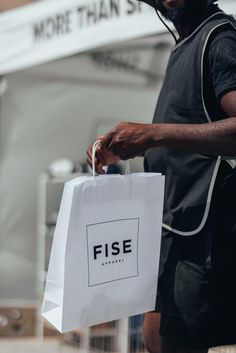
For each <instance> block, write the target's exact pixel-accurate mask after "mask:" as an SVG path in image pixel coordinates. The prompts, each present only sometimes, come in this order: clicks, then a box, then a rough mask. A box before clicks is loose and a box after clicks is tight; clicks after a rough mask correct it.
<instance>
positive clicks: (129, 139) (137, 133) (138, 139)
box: [101, 123, 153, 160]
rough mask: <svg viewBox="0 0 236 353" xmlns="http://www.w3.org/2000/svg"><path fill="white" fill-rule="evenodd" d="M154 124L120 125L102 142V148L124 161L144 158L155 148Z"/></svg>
mask: <svg viewBox="0 0 236 353" xmlns="http://www.w3.org/2000/svg"><path fill="white" fill-rule="evenodd" d="M152 130H153V125H152V124H138V123H120V124H118V125H117V126H116V127H115V128H114V129H112V130H111V131H110V132H108V133H107V134H106V135H105V136H104V137H103V138H102V140H101V146H102V148H103V149H105V150H106V151H108V152H112V153H113V155H115V156H117V157H119V158H120V159H122V160H126V159H130V158H134V157H136V156H143V155H144V153H145V151H146V150H147V149H149V148H151V147H153V140H152Z"/></svg>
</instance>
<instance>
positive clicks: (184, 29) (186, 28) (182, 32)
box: [174, 5, 220, 41]
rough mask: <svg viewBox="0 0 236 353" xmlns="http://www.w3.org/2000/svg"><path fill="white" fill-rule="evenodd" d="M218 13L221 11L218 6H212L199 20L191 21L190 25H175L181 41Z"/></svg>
mask: <svg viewBox="0 0 236 353" xmlns="http://www.w3.org/2000/svg"><path fill="white" fill-rule="evenodd" d="M218 11H220V10H219V8H218V6H217V5H211V6H210V7H209V8H208V9H206V10H205V11H204V13H203V14H201V15H199V16H198V18H197V19H194V20H193V19H191V21H190V22H189V23H185V24H179V23H174V26H175V28H176V31H177V32H178V34H179V41H181V40H183V39H184V38H186V37H188V36H189V35H190V34H191V33H192V32H193V31H194V30H195V29H196V28H197V27H198V26H199V25H200V24H201V23H202V22H203V21H205V20H206V19H207V18H208V17H210V16H211V15H213V14H214V13H216V12H218Z"/></svg>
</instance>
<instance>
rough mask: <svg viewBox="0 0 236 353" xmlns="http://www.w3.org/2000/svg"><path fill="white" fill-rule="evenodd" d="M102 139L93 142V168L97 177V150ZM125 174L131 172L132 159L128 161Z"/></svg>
mask: <svg viewBox="0 0 236 353" xmlns="http://www.w3.org/2000/svg"><path fill="white" fill-rule="evenodd" d="M100 143H101V140H97V141H95V142H94V144H93V148H92V169H93V177H94V178H95V176H96V170H95V156H96V150H97V148H98V146H100ZM125 174H131V169H130V161H129V160H127V161H126V168H125Z"/></svg>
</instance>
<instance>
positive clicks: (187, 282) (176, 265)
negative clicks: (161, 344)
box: [156, 173, 236, 349]
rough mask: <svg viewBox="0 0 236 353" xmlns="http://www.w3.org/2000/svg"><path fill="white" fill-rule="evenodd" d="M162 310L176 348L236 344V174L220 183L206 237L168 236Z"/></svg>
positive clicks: (159, 307)
mask: <svg viewBox="0 0 236 353" xmlns="http://www.w3.org/2000/svg"><path fill="white" fill-rule="evenodd" d="M156 311H158V312H161V327H160V333H161V335H162V337H163V338H164V339H165V340H166V341H167V342H168V343H169V344H172V345H173V346H176V347H179V348H183V349H184V348H185V349H201V348H208V347H212V346H218V345H227V344H236V173H234V174H233V175H231V176H230V177H228V178H226V179H225V180H224V182H223V183H221V184H220V185H217V191H216V190H215V192H214V196H213V200H212V206H211V209H210V213H209V216H208V220H207V223H206V225H205V227H204V229H203V230H202V231H201V232H200V233H198V234H197V235H195V236H188V237H184V236H178V235H175V234H171V233H169V234H167V235H165V236H164V237H163V238H162V249H161V261H160V270H159V283H158V295H157V302H156Z"/></svg>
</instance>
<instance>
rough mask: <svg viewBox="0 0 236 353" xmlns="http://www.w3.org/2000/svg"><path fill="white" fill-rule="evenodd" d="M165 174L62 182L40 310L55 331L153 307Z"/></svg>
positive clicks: (84, 178) (122, 316) (105, 177)
mask: <svg viewBox="0 0 236 353" xmlns="http://www.w3.org/2000/svg"><path fill="white" fill-rule="evenodd" d="M163 194H164V177H163V176H161V175H159V174H154V173H137V174H130V175H125V176H121V175H104V176H99V177H96V178H94V177H79V178H76V179H74V180H72V181H69V182H67V183H66V184H65V187H64V192H63V196H62V201H61V206H60V211H59V215H58V222H57V225H56V230H55V235H54V240H53V245H52V251H51V256H50V262H49V269H48V276H47V281H46V287H45V294H44V301H43V308H42V315H43V316H44V317H45V318H46V319H47V320H48V321H50V322H51V323H52V324H53V325H54V326H55V327H56V328H57V329H58V330H59V331H60V332H66V331H70V330H73V329H76V328H79V327H86V326H90V325H94V324H99V323H103V322H107V321H111V320H116V319H121V318H124V317H129V316H132V315H135V314H139V313H144V312H147V311H150V310H153V309H154V307H155V300H156V288H157V277H158V263H159V251H160V239H161V223H162V211H163Z"/></svg>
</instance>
